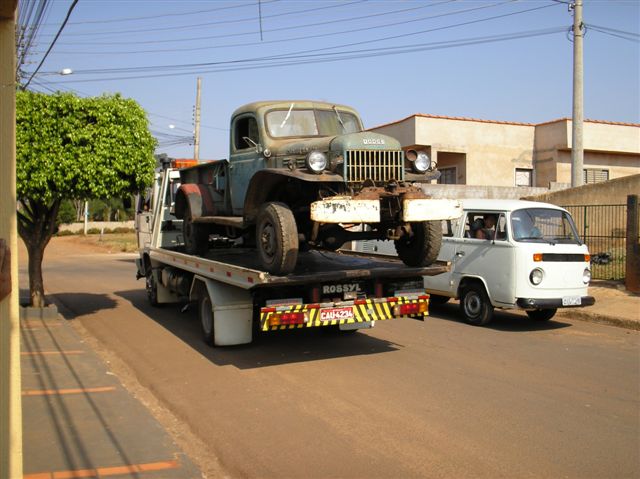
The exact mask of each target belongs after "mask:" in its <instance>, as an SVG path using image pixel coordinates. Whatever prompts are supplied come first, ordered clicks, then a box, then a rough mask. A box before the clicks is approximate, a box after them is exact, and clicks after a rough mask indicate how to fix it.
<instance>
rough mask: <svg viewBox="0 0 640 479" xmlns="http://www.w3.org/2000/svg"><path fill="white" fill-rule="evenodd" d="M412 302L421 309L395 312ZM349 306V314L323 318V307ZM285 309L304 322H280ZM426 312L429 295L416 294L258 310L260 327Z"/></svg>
mask: <svg viewBox="0 0 640 479" xmlns="http://www.w3.org/2000/svg"><path fill="white" fill-rule="evenodd" d="M407 304H414V305H416V307H418V308H420V309H421V310H423V311H421V312H418V313H412V314H398V308H399V307H400V306H402V305H407ZM349 308H351V312H352V313H351V314H350V316H351V317H348V318H346V319H332V320H326V319H322V311H327V310H332V309H339V310H348V309H349ZM287 313H302V314H301V315H298V316H304V322H302V323H299V324H282V322H281V319H280V318H281V317H282V315H283V314H285V315H286V314H287ZM428 314H429V296H428V295H424V296H420V297H419V298H404V297H398V298H393V300H389V299H387V298H385V299H375V300H372V299H367V300H361V301H358V302H357V304H356V302H353V303H351V304H345V303H336V304H332V305H327V304H322V305H317V304H316V305H310V304H296V305H287V306H278V307H275V308H274V307H271V308H270V307H266V308H262V309H261V310H260V327H261V329H262V331H278V330H283V329H299V328H313V327H321V326H335V325H339V324H353V323H366V322H368V321H385V320H388V319H395V318H403V317H426V316H427V315H428Z"/></svg>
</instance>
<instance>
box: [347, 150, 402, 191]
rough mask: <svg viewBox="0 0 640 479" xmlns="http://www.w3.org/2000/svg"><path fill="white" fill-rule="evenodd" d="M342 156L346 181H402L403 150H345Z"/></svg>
mask: <svg viewBox="0 0 640 479" xmlns="http://www.w3.org/2000/svg"><path fill="white" fill-rule="evenodd" d="M344 158H345V161H344V179H345V181H346V182H347V183H362V182H363V181H365V180H373V181H374V182H375V183H386V182H387V181H389V180H397V181H404V152H403V151H379V150H378V151H373V150H347V151H346V152H345V155H344Z"/></svg>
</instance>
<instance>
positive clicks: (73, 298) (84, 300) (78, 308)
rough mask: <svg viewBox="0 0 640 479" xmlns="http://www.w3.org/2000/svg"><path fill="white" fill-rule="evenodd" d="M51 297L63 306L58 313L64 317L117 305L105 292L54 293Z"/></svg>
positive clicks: (81, 314) (90, 312)
mask: <svg viewBox="0 0 640 479" xmlns="http://www.w3.org/2000/svg"><path fill="white" fill-rule="evenodd" d="M51 297H52V298H53V299H54V301H55V302H58V303H60V304H61V305H62V306H63V308H60V313H61V314H62V316H64V318H65V319H75V318H78V317H80V316H86V315H88V314H93V313H97V312H98V311H102V310H104V309H114V308H115V307H116V306H117V303H116V301H114V300H113V298H110V297H109V295H107V294H93V293H56V294H53V295H51Z"/></svg>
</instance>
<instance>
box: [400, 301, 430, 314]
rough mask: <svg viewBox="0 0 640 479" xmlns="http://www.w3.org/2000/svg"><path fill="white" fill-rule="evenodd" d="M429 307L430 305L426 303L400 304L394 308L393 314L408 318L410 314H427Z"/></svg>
mask: <svg viewBox="0 0 640 479" xmlns="http://www.w3.org/2000/svg"><path fill="white" fill-rule="evenodd" d="M428 307H429V306H428V303H426V302H419V303H407V304H399V305H397V306H395V307H394V308H393V312H394V314H395V315H396V316H407V315H410V314H420V313H426V312H427V308H428Z"/></svg>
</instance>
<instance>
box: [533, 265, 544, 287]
mask: <svg viewBox="0 0 640 479" xmlns="http://www.w3.org/2000/svg"><path fill="white" fill-rule="evenodd" d="M542 278H544V273H543V272H542V270H541V269H540V268H536V269H534V270H533V271H531V274H530V275H529V281H531V284H533V285H535V286H537V285H539V284H540V283H542Z"/></svg>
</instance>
